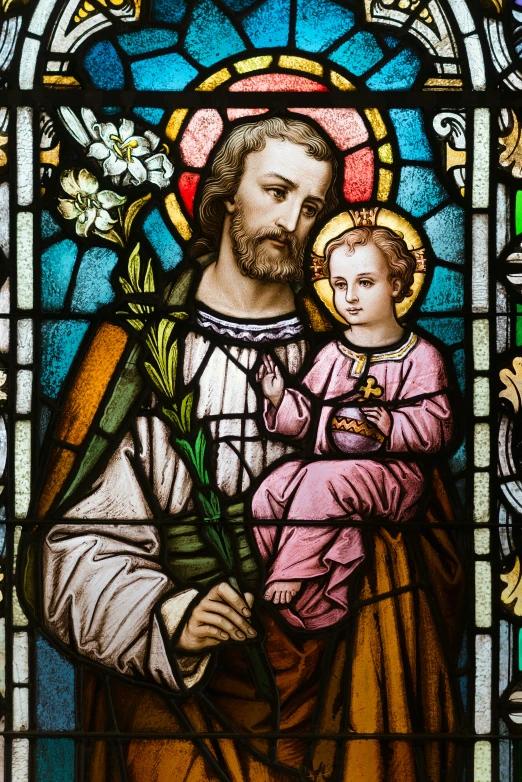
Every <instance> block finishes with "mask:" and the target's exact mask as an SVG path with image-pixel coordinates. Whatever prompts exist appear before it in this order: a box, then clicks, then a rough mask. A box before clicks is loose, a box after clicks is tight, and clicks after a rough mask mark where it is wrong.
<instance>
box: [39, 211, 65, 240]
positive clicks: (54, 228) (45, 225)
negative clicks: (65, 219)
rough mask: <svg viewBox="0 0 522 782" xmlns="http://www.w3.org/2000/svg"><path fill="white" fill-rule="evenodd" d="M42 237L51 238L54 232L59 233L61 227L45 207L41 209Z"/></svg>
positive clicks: (54, 234)
mask: <svg viewBox="0 0 522 782" xmlns="http://www.w3.org/2000/svg"><path fill="white" fill-rule="evenodd" d="M41 231H42V239H51V237H53V236H56V234H59V233H61V231H62V229H61V227H60V226H59V225H58V223H57V222H56V220H55V219H54V217H53V216H52V214H51V213H50V212H48V211H47V209H44V210H43V211H42V221H41Z"/></svg>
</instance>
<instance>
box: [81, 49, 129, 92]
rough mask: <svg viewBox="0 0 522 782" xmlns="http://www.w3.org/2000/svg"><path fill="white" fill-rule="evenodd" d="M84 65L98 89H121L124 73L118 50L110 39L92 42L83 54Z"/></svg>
mask: <svg viewBox="0 0 522 782" xmlns="http://www.w3.org/2000/svg"><path fill="white" fill-rule="evenodd" d="M84 65H85V68H86V70H87V73H88V74H89V76H90V77H91V81H92V83H93V84H94V86H95V87H96V88H97V89H99V90H122V89H123V88H124V86H125V75H124V72H123V65H122V64H121V60H120V57H119V55H118V52H117V51H116V49H115V48H114V46H113V45H112V43H111V42H110V41H100V42H99V43H96V44H94V46H92V47H91V48H90V49H89V51H88V52H87V54H86V55H85V60H84Z"/></svg>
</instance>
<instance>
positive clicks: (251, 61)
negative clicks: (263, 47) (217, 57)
mask: <svg viewBox="0 0 522 782" xmlns="http://www.w3.org/2000/svg"><path fill="white" fill-rule="evenodd" d="M273 59H274V58H273V57H272V56H271V55H263V56H261V57H249V58H248V60H240V61H239V62H236V63H235V65H234V68H235V69H236V71H237V72H238V73H250V71H260V70H262V69H263V68H268V67H269V66H270V65H271V64H272V60H273Z"/></svg>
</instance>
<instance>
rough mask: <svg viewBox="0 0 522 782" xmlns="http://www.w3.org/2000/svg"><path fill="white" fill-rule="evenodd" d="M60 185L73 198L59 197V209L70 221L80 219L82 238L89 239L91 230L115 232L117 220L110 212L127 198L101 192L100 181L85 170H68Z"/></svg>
mask: <svg viewBox="0 0 522 782" xmlns="http://www.w3.org/2000/svg"><path fill="white" fill-rule="evenodd" d="M60 183H61V185H62V187H63V189H64V190H65V192H66V193H67V194H68V195H70V196H72V198H59V199H58V209H59V210H60V212H61V214H62V215H63V216H64V217H65V219H66V220H76V233H77V234H78V236H83V237H86V236H88V234H89V231H90V230H91V228H94V229H95V230H97V231H100V232H101V233H106V232H107V231H110V230H111V228H112V226H113V225H114V224H115V223H116V222H117V221H116V220H115V219H113V218H112V217H111V215H110V213H109V211H108V210H109V209H113V208H114V207H115V206H121V205H122V204H124V203H125V201H126V200H127V198H126V197H125V196H119V195H117V193H113V192H112V191H111V190H99V187H100V185H99V184H98V180H97V179H96V177H95V176H93V174H91V173H90V172H89V171H87V169H85V168H82V169H80V170H79V171H74V170H73V169H69V170H67V171H64V172H63V174H62V176H61V177H60Z"/></svg>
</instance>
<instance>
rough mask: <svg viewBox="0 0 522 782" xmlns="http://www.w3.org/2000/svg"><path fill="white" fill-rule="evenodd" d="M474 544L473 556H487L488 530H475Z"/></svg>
mask: <svg viewBox="0 0 522 782" xmlns="http://www.w3.org/2000/svg"><path fill="white" fill-rule="evenodd" d="M473 537H474V543H475V554H481V555H485V554H489V538H490V535H489V530H488V529H476V530H475V531H474V534H473Z"/></svg>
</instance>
